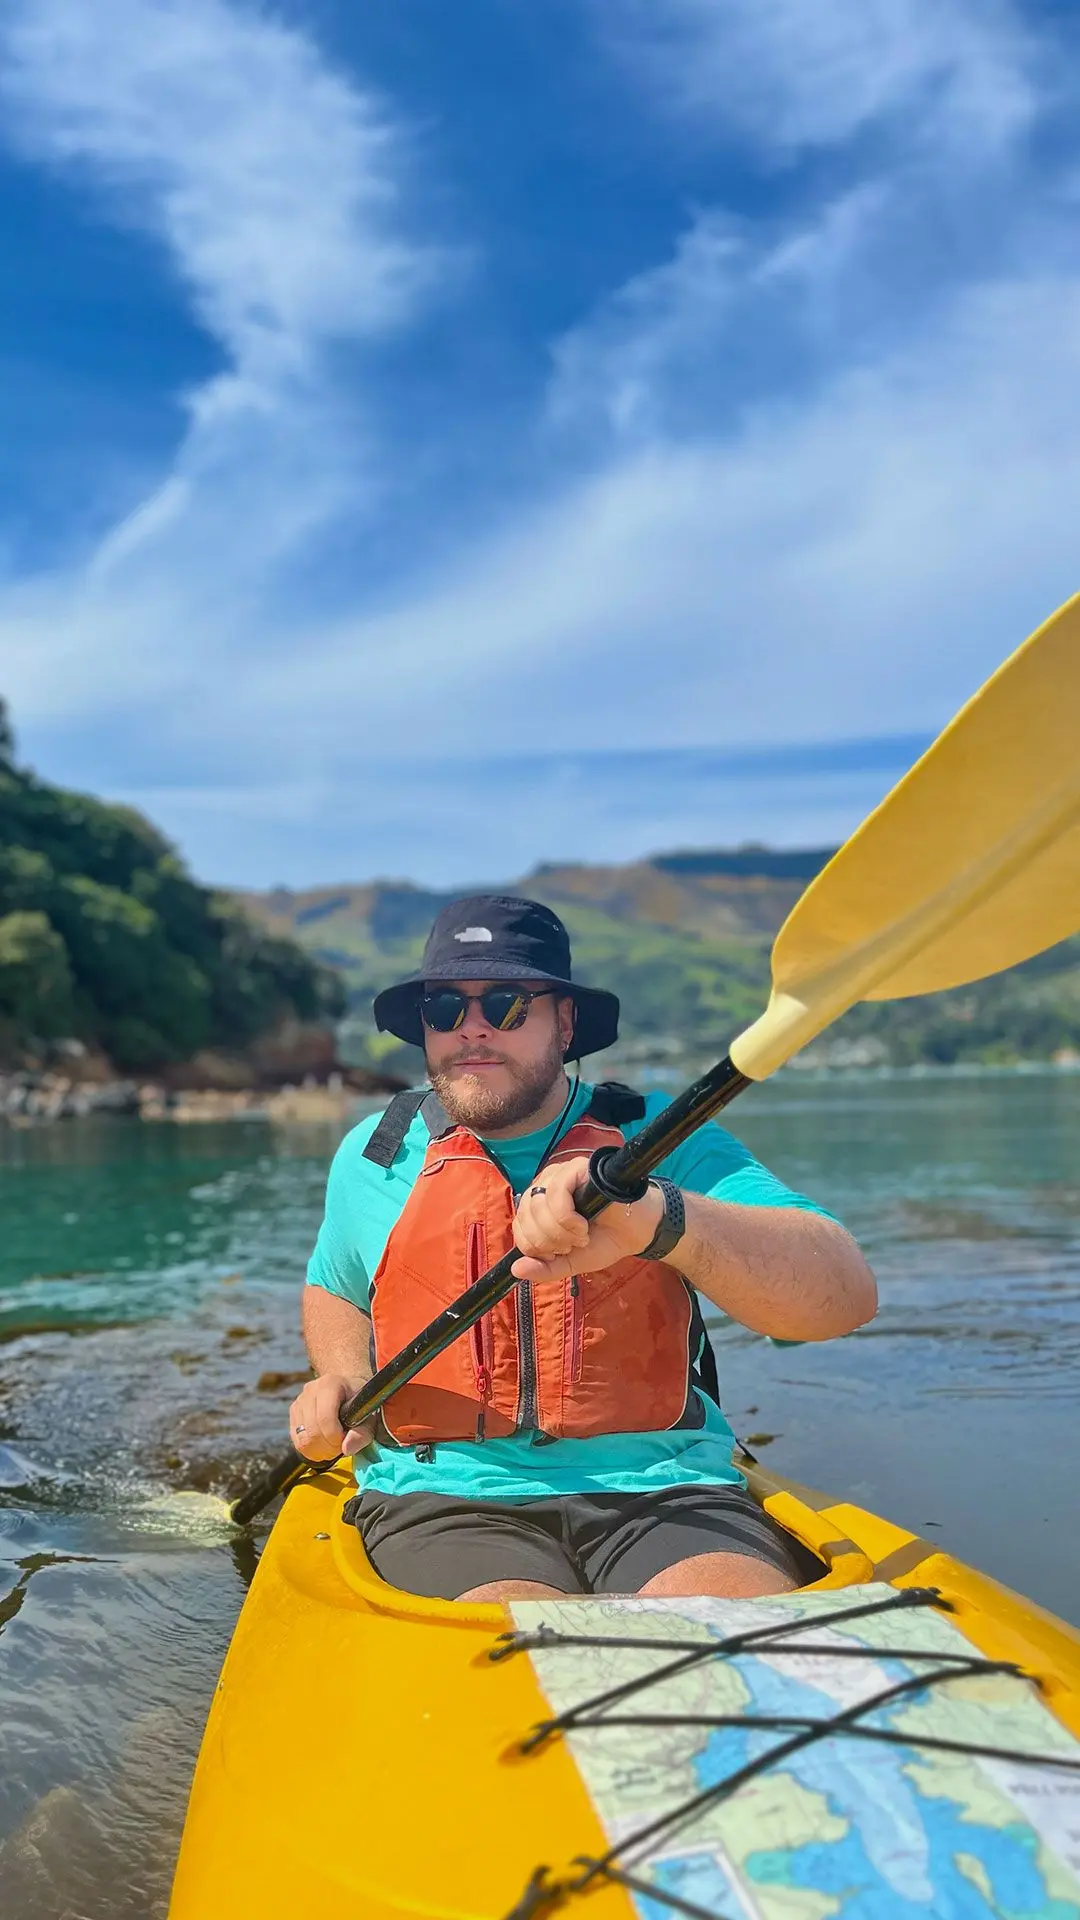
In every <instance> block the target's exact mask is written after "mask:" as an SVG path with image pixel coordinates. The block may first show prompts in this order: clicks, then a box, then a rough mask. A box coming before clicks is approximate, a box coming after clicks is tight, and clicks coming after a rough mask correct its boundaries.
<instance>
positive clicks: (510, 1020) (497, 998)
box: [480, 987, 529, 1033]
mask: <svg viewBox="0 0 1080 1920" xmlns="http://www.w3.org/2000/svg"><path fill="white" fill-rule="evenodd" d="M480 1005H481V1007H482V1008H483V1012H484V1019H485V1020H487V1021H489V1022H490V1024H491V1025H492V1026H493V1027H494V1028H495V1029H496V1031H497V1032H499V1033H512V1032H513V1029H514V1028H515V1027H520V1026H521V1025H523V1023H524V1021H525V1019H526V1018H527V1016H528V1012H529V996H528V994H527V993H522V992H521V989H520V988H519V987H489V988H488V990H487V992H486V993H482V994H481V995H480Z"/></svg>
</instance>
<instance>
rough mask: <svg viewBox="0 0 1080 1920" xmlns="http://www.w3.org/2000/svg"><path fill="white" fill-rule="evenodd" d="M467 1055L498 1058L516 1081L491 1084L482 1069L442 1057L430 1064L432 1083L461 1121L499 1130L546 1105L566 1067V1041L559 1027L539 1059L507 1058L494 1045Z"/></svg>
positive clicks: (480, 1129) (481, 1128)
mask: <svg viewBox="0 0 1080 1920" xmlns="http://www.w3.org/2000/svg"><path fill="white" fill-rule="evenodd" d="M469 1057H470V1058H472V1059H474V1060H475V1059H480V1060H497V1061H498V1062H499V1065H500V1066H501V1067H504V1068H505V1069H506V1072H507V1073H508V1074H509V1075H510V1078H511V1080H512V1081H513V1085H512V1086H511V1087H509V1088H508V1089H506V1090H505V1091H504V1092H502V1093H499V1092H497V1091H496V1089H495V1088H494V1087H490V1086H489V1085H488V1083H487V1080H486V1078H485V1077H484V1075H483V1074H472V1073H463V1072H461V1070H460V1069H457V1068H455V1066H454V1062H453V1061H452V1060H447V1061H444V1062H443V1064H442V1066H440V1067H431V1066H430V1065H429V1067H428V1073H429V1074H430V1076H431V1084H432V1086H433V1087H434V1089H435V1092H436V1093H437V1094H438V1096H439V1099H440V1100H441V1102H442V1104H443V1106H444V1107H445V1109H446V1111H447V1113H448V1114H449V1116H450V1118H451V1120H454V1121H456V1122H457V1124H458V1126H461V1127H469V1128H471V1130H472V1131H473V1132H474V1133H483V1132H484V1131H485V1130H494V1131H495V1132H496V1133H499V1132H501V1131H502V1129H503V1128H504V1127H516V1126H519V1125H520V1123H521V1122H522V1121H523V1120H527V1119H528V1118H529V1115H530V1114H532V1113H536V1112H537V1111H538V1110H539V1108H540V1107H542V1106H543V1104H544V1101H545V1100H546V1099H547V1097H548V1095H549V1094H550V1092H551V1090H552V1087H553V1086H554V1085H555V1083H556V1081H557V1080H558V1078H559V1075H560V1074H561V1073H562V1072H563V1041H562V1039H561V1037H560V1035H559V1034H558V1033H553V1034H552V1036H551V1045H550V1047H549V1048H548V1050H547V1052H546V1053H545V1054H544V1055H542V1057H541V1058H540V1059H539V1060H531V1061H529V1062H528V1063H526V1062H524V1061H521V1060H508V1059H507V1058H506V1056H505V1054H502V1053H497V1052H496V1051H495V1050H494V1048H490V1047H485V1048H476V1047H473V1048H471V1049H470V1054H469Z"/></svg>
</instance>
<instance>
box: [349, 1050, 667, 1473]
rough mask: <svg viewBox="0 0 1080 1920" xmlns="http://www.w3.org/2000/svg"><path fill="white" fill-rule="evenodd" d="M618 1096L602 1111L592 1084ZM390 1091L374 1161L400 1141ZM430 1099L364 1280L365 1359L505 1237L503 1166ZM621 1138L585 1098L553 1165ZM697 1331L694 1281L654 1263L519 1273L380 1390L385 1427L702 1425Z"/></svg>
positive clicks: (495, 1433) (409, 1103) (421, 1319)
mask: <svg viewBox="0 0 1080 1920" xmlns="http://www.w3.org/2000/svg"><path fill="white" fill-rule="evenodd" d="M614 1093H618V1094H622V1095H624V1096H628V1097H629V1098H630V1100H631V1101H633V1102H636V1104H637V1111H639V1112H640V1111H642V1110H643V1103H642V1102H641V1098H640V1095H632V1094H630V1091H629V1089H623V1088H615V1087H606V1086H605V1087H600V1088H598V1089H597V1090H596V1094H594V1102H593V1104H594V1106H596V1107H597V1108H598V1109H599V1110H600V1111H601V1112H603V1111H604V1108H605V1106H607V1107H608V1108H609V1109H610V1104H611V1103H610V1099H608V1100H606V1101H605V1100H604V1099H603V1098H602V1096H605V1095H606V1096H610V1095H611V1094H614ZM398 1100H399V1101H400V1102H404V1103H406V1108H405V1110H406V1112H407V1114H408V1118H407V1119H404V1120H403V1119H402V1118H401V1117H399V1119H398V1122H397V1125H396V1127H395V1126H393V1125H391V1126H390V1127H389V1129H388V1130H387V1129H384V1125H383V1123H380V1128H379V1129H377V1130H376V1133H375V1135H373V1137H372V1140H371V1141H370V1142H369V1143H368V1147H367V1148H366V1149H365V1152H367V1153H368V1155H369V1157H371V1158H373V1159H376V1160H377V1161H379V1162H380V1163H381V1164H383V1165H389V1164H390V1159H391V1158H392V1149H394V1141H395V1138H396V1143H397V1145H398V1146H400V1144H401V1140H402V1139H403V1137H404V1131H405V1127H407V1125H408V1123H409V1120H411V1118H412V1116H413V1114H415V1112H416V1111H417V1107H418V1105H419V1102H420V1096H417V1095H415V1094H414V1095H404V1094H402V1095H399V1096H398ZM426 1105H427V1111H426V1112H425V1117H426V1118H428V1124H429V1126H431V1125H432V1124H433V1122H432V1119H431V1118H430V1111H431V1107H432V1105H434V1108H435V1113H436V1117H437V1118H441V1119H442V1120H443V1122H444V1123H445V1124H444V1127H443V1129H442V1130H441V1131H439V1132H437V1133H436V1134H435V1136H434V1137H433V1138H432V1140H431V1143H430V1145H429V1147H428V1149H427V1153H426V1155H425V1157H424V1164H423V1167H422V1168H421V1171H420V1173H419V1175H418V1176H417V1179H416V1183H415V1185H414V1187H413V1189H412V1192H411V1193H410V1195H409V1198H408V1200H407V1201H406V1203H405V1206H404V1208H403V1209H402V1212H401V1215H400V1218H399V1219H398V1221H397V1224H396V1225H395V1226H394V1228H393V1230H392V1231H391V1234H390V1238H389V1240H388V1241H387V1243H386V1247H385V1249H384V1252H383V1256H382V1259H381V1260H380V1262H379V1265H378V1268H377V1270H376V1273H375V1276H374V1280H373V1282H372V1289H371V1323H372V1345H373V1355H374V1363H375V1366H376V1367H378V1366H381V1365H383V1364H384V1363H385V1361H386V1360H388V1359H390V1358H391V1357H392V1356H393V1355H394V1354H396V1353H398V1352H399V1351H400V1350H401V1348H402V1347H404V1346H406V1345H407V1344H408V1342H409V1341H410V1340H412V1339H414V1338H415V1336H416V1335H417V1334H418V1333H419V1332H420V1331H421V1329H422V1328H424V1327H425V1326H427V1324H428V1323H429V1321H431V1320H433V1319H434V1318H435V1316H436V1314H438V1313H441V1312H442V1310H443V1308H444V1307H447V1306H449V1305H450V1303H451V1302H452V1301H453V1300H455V1299H456V1298H457V1296H458V1295H459V1294H461V1293H464V1291H465V1289H466V1287H469V1286H471V1285H472V1283H473V1281H474V1280H477V1279H479V1277H480V1275H481V1274H482V1273H485V1272H486V1271H487V1269H488V1268H489V1267H490V1266H492V1265H494V1263H495V1261H496V1260H499V1259H501V1257H502V1255H503V1254H505V1253H507V1252H509V1250H510V1248H511V1247H512V1246H513V1244H514V1212H515V1205H516V1202H515V1195H514V1193H513V1191H512V1189H511V1186H510V1182H509V1181H508V1180H507V1178H506V1176H505V1174H504V1173H503V1172H502V1169H501V1168H500V1167H499V1166H497V1165H496V1163H495V1161H494V1160H493V1159H492V1157H491V1155H490V1154H489V1153H488V1152H487V1150H486V1149H485V1147H484V1146H483V1145H482V1143H481V1142H480V1141H479V1140H478V1139H477V1137H476V1135H475V1134H473V1133H471V1132H470V1131H469V1129H468V1128H467V1127H463V1126H454V1125H453V1124H452V1123H450V1122H449V1121H447V1120H446V1116H445V1115H443V1114H442V1110H441V1108H439V1107H438V1104H437V1102H433V1096H430V1095H429V1096H428V1101H427V1103H426ZM422 1110H423V1109H422ZM392 1111H393V1107H391V1108H390V1109H388V1110H387V1115H386V1116H385V1117H384V1118H385V1120H387V1121H389V1120H390V1116H391V1113H392ZM380 1133H382V1135H383V1137H382V1139H381V1140H380ZM622 1143H623V1134H622V1132H621V1131H620V1129H619V1128H618V1127H617V1126H614V1125H611V1124H610V1123H608V1122H607V1121H606V1119H605V1120H601V1119H599V1118H597V1117H595V1115H594V1113H593V1111H592V1108H590V1111H589V1112H588V1113H586V1114H585V1115H584V1116H583V1118H582V1119H580V1120H579V1121H578V1122H577V1123H576V1125H575V1126H573V1127H571V1129H570V1131H569V1132H568V1133H567V1134H566V1135H565V1137H564V1138H563V1139H562V1140H561V1141H560V1142H559V1144H558V1146H557V1148H556V1150H555V1152H554V1153H552V1154H551V1155H550V1156H549V1159H548V1164H550V1163H551V1162H553V1161H558V1160H570V1159H574V1158H576V1157H578V1156H580V1155H582V1154H585V1155H588V1154H591V1153H592V1152H593V1151H594V1150H595V1149H596V1148H597V1147H604V1146H621V1145H622ZM373 1149H374V1150H373ZM394 1150H396V1149H394ZM703 1337H704V1327H703V1323H702V1321H701V1315H700V1310H699V1308H698V1305H697V1300H696V1297H695V1295H694V1294H693V1292H692V1289H691V1288H690V1287H689V1285H688V1284H687V1282H686V1281H685V1280H684V1279H683V1278H682V1276H681V1275H680V1274H678V1273H677V1272H676V1271H675V1270H674V1268H672V1267H670V1266H667V1265H666V1264H665V1263H664V1262H663V1261H660V1260H641V1259H636V1258H635V1259H627V1260H619V1261H617V1262H616V1263H615V1265H614V1266H611V1267H606V1268H604V1269H603V1270H602V1271H601V1272H598V1273H587V1274H582V1275H580V1276H575V1277H574V1278H572V1279H569V1280H561V1281H541V1282H538V1283H535V1284H531V1283H529V1282H528V1281H522V1282H520V1283H519V1285H518V1286H517V1287H516V1288H515V1290H514V1292H513V1293H511V1294H509V1295H508V1296H507V1298H506V1299H505V1300H502V1301H500V1302H499V1304H498V1305H497V1306H496V1307H494V1308H493V1309H492V1310H491V1312H489V1313H487V1314H485V1315H484V1317H483V1319H482V1320H480V1321H478V1322H477V1324H476V1325H475V1326H474V1327H472V1328H471V1329H470V1330H469V1332H467V1333H465V1334H463V1335H462V1336H461V1338H460V1339H458V1340H455V1341H454V1343H453V1345H452V1346H449V1347H448V1348H447V1349H446V1351H445V1352H444V1353H441V1354H440V1355H439V1356H438V1358H437V1359H436V1360H433V1361H431V1363H430V1364H429V1365H428V1366H426V1367H424V1368H423V1369H422V1371H421V1372H420V1373H418V1374H416V1376H415V1377H414V1378H413V1379H412V1380H411V1381H409V1383H408V1385H407V1386H404V1387H402V1388H400V1389H399V1391H398V1392H397V1393H395V1394H394V1395H393V1396H392V1397H391V1398H390V1399H389V1400H388V1401H387V1402H386V1404H385V1406H384V1407H383V1409H382V1420H383V1426H384V1429H385V1434H386V1436H387V1437H389V1439H391V1440H392V1441H396V1442H398V1444H400V1445H404V1446H416V1445H418V1444H420V1445H426V1444H430V1443H432V1442H435V1441H441V1440H483V1439H488V1438H495V1437H503V1436H506V1435H508V1434H512V1433H518V1432H536V1431H538V1432H541V1433H544V1434H546V1435H548V1436H549V1437H550V1438H552V1439H556V1438H570V1439H585V1438H587V1437H588V1436H590V1435H596V1434H603V1433H633V1432H650V1431H655V1430H656V1429H660V1428H667V1427H677V1426H701V1425H702V1424H703V1421H704V1409H703V1407H702V1404H701V1402H700V1400H699V1399H698V1397H697V1394H696V1393H695V1392H694V1390H693V1367H694V1360H695V1357H696V1354H697V1351H698V1348H699V1344H700V1343H701V1341H702V1340H703Z"/></svg>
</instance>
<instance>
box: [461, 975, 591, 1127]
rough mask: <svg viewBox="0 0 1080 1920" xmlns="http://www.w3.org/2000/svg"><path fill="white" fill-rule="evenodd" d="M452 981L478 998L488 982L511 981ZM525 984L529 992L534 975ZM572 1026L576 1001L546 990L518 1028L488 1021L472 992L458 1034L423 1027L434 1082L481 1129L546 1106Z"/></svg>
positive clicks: (509, 1123)
mask: <svg viewBox="0 0 1080 1920" xmlns="http://www.w3.org/2000/svg"><path fill="white" fill-rule="evenodd" d="M433 984H435V983H433ZM454 984H455V985H456V986H457V987H458V989H459V991H460V992H461V993H464V994H469V995H471V996H477V995H479V994H481V993H483V992H484V989H485V988H486V987H490V986H496V987H505V986H508V985H511V984H513V983H512V982H509V981H506V980H462V981H456V982H455V983H454ZM535 984H536V983H533V986H534V987H535ZM521 985H522V987H523V988H524V989H525V991H526V992H528V991H529V989H530V982H529V981H522V982H521ZM573 1032H574V1014H573V1001H572V1000H569V999H560V998H558V997H557V996H556V995H555V994H544V995H543V996H542V997H541V998H540V999H538V1000H534V1001H533V1002H532V1004H531V1005H530V1007H529V1011H528V1015H527V1017H526V1019H525V1021H524V1022H523V1024H522V1025H521V1026H520V1027H514V1028H513V1029H512V1030H511V1031H510V1032H509V1033H500V1032H499V1030H498V1028H497V1027H493V1026H491V1025H490V1023H489V1022H488V1021H487V1020H485V1018H484V1014H483V1009H482V1008H481V1007H480V1005H479V1001H478V999H477V998H475V997H474V998H472V999H471V1000H470V1004H469V1008H468V1011H467V1013H466V1015H465V1018H464V1020H463V1021H462V1023H461V1025H460V1027H456V1028H455V1030H454V1032H453V1033H433V1032H432V1031H431V1029H430V1027H425V1028H424V1051H425V1055H426V1057H427V1065H428V1073H429V1074H430V1075H431V1084H432V1086H433V1087H434V1089H435V1091H436V1093H437V1094H438V1096H439V1099H440V1100H441V1101H442V1104H443V1106H444V1107H445V1108H446V1111H447V1113H448V1114H449V1115H450V1118H451V1120H457V1121H459V1122H460V1123H461V1124H462V1125H464V1126H467V1127H472V1128H474V1129H475V1130H476V1131H477V1132H484V1131H486V1130H489V1131H493V1132H498V1131H500V1130H501V1129H502V1128H504V1127H515V1126H518V1125H519V1124H520V1122H522V1121H523V1120H527V1119H528V1118H529V1116H530V1115H531V1114H533V1113H535V1112H537V1110H538V1109H539V1108H540V1107H542V1106H543V1104H544V1101H545V1100H546V1099H547V1098H548V1096H549V1095H550V1094H551V1092H552V1089H553V1088H554V1087H555V1086H556V1084H557V1083H558V1082H559V1081H560V1080H561V1078H562V1072H563V1055H564V1053H565V1051H566V1049H567V1047H568V1046H569V1044H570V1041H571V1039H572V1038H573Z"/></svg>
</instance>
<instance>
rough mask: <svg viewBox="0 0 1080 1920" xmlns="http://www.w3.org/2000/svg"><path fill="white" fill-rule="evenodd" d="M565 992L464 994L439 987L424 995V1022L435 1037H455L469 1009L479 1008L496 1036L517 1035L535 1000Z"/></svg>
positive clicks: (518, 990) (501, 989)
mask: <svg viewBox="0 0 1080 1920" xmlns="http://www.w3.org/2000/svg"><path fill="white" fill-rule="evenodd" d="M561 991H562V989H561V988H559V987H538V988H536V990H535V991H534V992H530V991H528V990H527V989H526V988H525V987H485V988H484V991H483V993H460V992H459V991H458V989H457V987H437V988H435V990H434V991H433V992H431V993H422V994H421V995H420V1018H421V1019H422V1020H423V1022H424V1025H425V1027H430V1028H431V1030H432V1032H433V1033H454V1032H455V1031H456V1030H457V1028H458V1027H460V1025H461V1023H462V1021H463V1020H464V1018H465V1016H466V1014H467V1013H468V1011H469V1008H470V1007H472V1006H477V1007H479V1009H480V1011H481V1013H482V1014H483V1016H484V1019H485V1020H486V1021H487V1024H488V1026H489V1027H493V1028H494V1030H495V1032H496V1033H513V1031H514V1028H515V1027H523V1026H524V1025H525V1022H526V1020H527V1019H528V1017H529V1008H530V1007H531V1006H532V1003H533V1001H534V1000H542V999H543V998H544V996H545V994H551V993H559V992H561Z"/></svg>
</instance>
